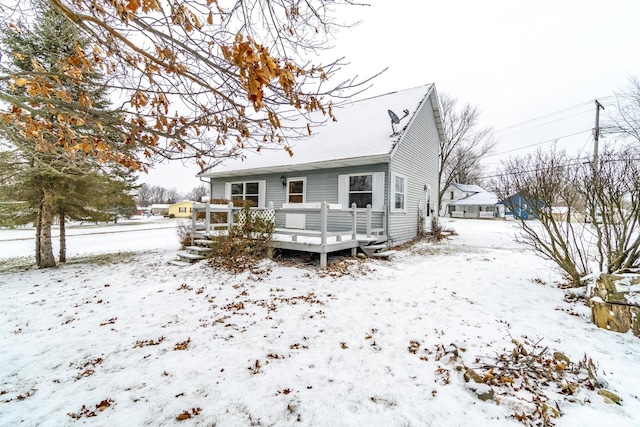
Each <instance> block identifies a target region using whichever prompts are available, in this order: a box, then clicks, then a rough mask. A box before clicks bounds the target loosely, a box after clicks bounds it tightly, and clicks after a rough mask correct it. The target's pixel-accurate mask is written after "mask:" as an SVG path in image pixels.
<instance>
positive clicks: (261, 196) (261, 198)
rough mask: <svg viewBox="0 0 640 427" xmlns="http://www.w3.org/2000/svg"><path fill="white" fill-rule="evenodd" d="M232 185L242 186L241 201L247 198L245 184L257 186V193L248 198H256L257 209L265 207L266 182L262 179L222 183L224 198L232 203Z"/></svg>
mask: <svg viewBox="0 0 640 427" xmlns="http://www.w3.org/2000/svg"><path fill="white" fill-rule="evenodd" d="M233 184H242V199H243V200H246V198H247V184H258V193H257V194H255V193H251V194H250V196H258V207H259V208H264V207H265V200H266V193H267V181H265V180H263V179H256V180H247V181H230V182H225V183H224V198H225V199H227V200H231V201H233V199H232V197H233V194H231V188H232V186H233Z"/></svg>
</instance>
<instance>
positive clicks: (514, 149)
mask: <svg viewBox="0 0 640 427" xmlns="http://www.w3.org/2000/svg"><path fill="white" fill-rule="evenodd" d="M585 132H591V129H587V130H581V131H579V132H576V133H572V134H569V135H563V136H559V137H557V138H552V139H547V140H545V141H541V142H536V143H534V144H529V145H525V146H524V147H519V148H513V149H511V150H507V151H502V152H500V153H495V154H489V155H486V156H484V157H485V158H488V157H495V156H501V155H503V154H507V153H512V152H514V151H519V150H524V149H526V148H531V147H535V146H538V145H542V144H548V143H550V142H555V141H559V140H561V139H564V138H569V137H571V136H576V135H580V134H583V133H585Z"/></svg>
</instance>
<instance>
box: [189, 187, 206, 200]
mask: <svg viewBox="0 0 640 427" xmlns="http://www.w3.org/2000/svg"><path fill="white" fill-rule="evenodd" d="M208 197H209V188H208V187H207V186H206V185H199V186H197V187H194V188H193V189H192V190H191V191H189V192H188V193H187V194H186V195H185V199H187V200H192V201H194V202H200V201H202V199H203V198H208Z"/></svg>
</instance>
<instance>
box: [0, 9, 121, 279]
mask: <svg viewBox="0 0 640 427" xmlns="http://www.w3.org/2000/svg"><path fill="white" fill-rule="evenodd" d="M38 8H39V12H40V13H38V14H37V17H38V19H39V20H38V22H37V23H35V24H34V25H32V26H30V25H27V24H25V23H19V24H18V25H17V27H16V28H15V29H11V30H8V29H7V31H4V32H3V34H2V36H0V41H1V42H2V45H3V46H4V50H5V51H6V52H8V56H9V57H10V60H9V61H10V62H9V63H7V64H3V65H2V66H3V68H4V69H3V70H2V71H4V72H13V73H20V72H37V71H38V70H45V71H46V72H47V73H49V74H48V75H49V76H50V78H51V79H53V80H56V83H60V82H62V83H63V84H64V86H65V89H66V92H67V94H68V96H69V97H70V98H71V100H72V101H76V102H79V100H85V101H83V102H85V103H87V104H91V108H92V109H94V110H96V111H100V112H101V113H102V114H103V116H104V117H105V118H106V119H107V120H111V121H116V120H118V119H119V117H118V113H117V112H114V111H110V110H109V101H108V93H107V90H106V86H105V84H104V83H103V81H102V76H101V75H100V74H99V73H97V72H91V73H86V74H85V75H83V76H82V79H77V78H75V77H74V78H70V77H69V76H68V75H67V74H66V71H67V69H66V68H65V67H66V64H67V63H68V62H69V61H70V60H71V59H70V58H73V57H74V55H76V54H77V52H78V49H81V50H85V49H87V48H88V46H89V43H88V41H87V40H86V39H85V38H83V37H82V35H81V34H80V33H79V31H78V29H77V27H75V26H74V25H73V24H71V23H70V22H69V21H68V20H67V19H66V18H65V17H63V16H62V15H60V14H59V13H58V12H57V11H56V10H54V9H51V8H50V7H48V6H47V5H46V4H45V3H41V4H39V5H38ZM44 85H45V87H46V81H44ZM52 86H53V84H52ZM7 90H13V91H14V92H13V93H15V88H12V89H10V88H8V87H6V86H5V87H0V91H7ZM21 96H23V97H25V98H27V99H28V98H29V97H30V96H34V94H32V93H30V91H28V90H26V89H24V88H23V91H22V94H21ZM37 96H39V97H40V99H41V96H42V94H41V93H40V94H38V95H37ZM52 102H53V100H52ZM35 104H36V103H34V105H35ZM39 105H40V107H39V108H41V109H44V110H45V111H44V112H42V111H41V112H40V113H41V114H46V109H47V108H48V106H47V104H41V103H40V104H39ZM34 108H35V107H34ZM69 120H70V119H69V117H67V116H65V114H62V113H58V114H51V117H50V121H51V123H52V126H51V127H52V129H50V130H49V131H48V132H42V133H41V134H39V135H36V137H34V136H33V135H29V136H30V137H29V138H25V136H26V132H29V131H28V125H27V126H25V127H24V128H20V127H18V126H2V127H0V136H1V137H3V139H4V140H5V141H6V142H5V145H6V146H7V147H6V148H7V149H6V150H4V151H3V152H2V155H1V156H0V174H2V178H3V182H4V183H5V184H4V185H2V187H1V188H0V206H1V207H0V222H1V223H4V224H13V225H17V224H24V223H27V222H31V221H33V222H34V225H35V228H36V263H37V265H38V267H40V268H46V267H53V266H55V264H56V261H55V258H54V255H53V248H52V242H51V227H52V223H53V219H54V216H56V215H58V216H59V218H60V227H61V230H60V231H61V233H60V240H61V244H60V261H64V260H65V259H66V253H65V251H66V243H65V241H66V240H65V229H64V224H65V221H66V219H83V220H91V221H102V220H109V219H113V215H114V209H115V207H117V206H129V207H130V206H131V204H132V203H133V202H132V199H131V196H129V192H130V190H131V189H132V188H133V184H132V180H131V177H130V174H129V172H127V169H126V168H125V167H124V166H122V165H119V164H117V163H116V162H112V163H110V164H109V163H107V164H104V163H99V162H98V161H97V160H96V159H95V158H94V157H90V156H86V155H85V154H86V153H84V152H83V151H82V150H78V149H76V151H75V153H74V155H71V156H70V155H69V154H68V150H69V146H68V141H66V140H65V139H64V138H61V137H59V136H58V134H57V133H56V128H55V127H56V124H58V123H60V124H62V123H64V124H65V125H68V123H67V122H68V121H69ZM72 129H73V130H74V132H76V133H78V134H82V135H84V136H88V137H90V136H91V135H92V134H94V133H95V134H98V133H100V134H103V131H102V129H101V128H100V126H97V125H95V124H92V123H86V122H83V121H77V122H76V123H73V127H72ZM109 136H110V137H111V139H112V140H113V142H114V144H118V141H117V139H118V138H119V135H116V134H115V132H112V134H111V135H109ZM101 137H104V135H101ZM56 138H57V140H56ZM39 141H43V143H44V144H45V145H46V146H47V147H48V149H47V150H42V149H41V147H38V142H39ZM123 149H124V150H126V148H125V147H123Z"/></svg>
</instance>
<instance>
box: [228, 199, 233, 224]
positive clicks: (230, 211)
mask: <svg viewBox="0 0 640 427" xmlns="http://www.w3.org/2000/svg"><path fill="white" fill-rule="evenodd" d="M232 226H233V202H229V204H227V228H228V229H229V230H231V227H232Z"/></svg>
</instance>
